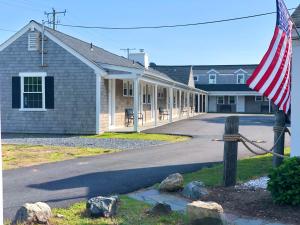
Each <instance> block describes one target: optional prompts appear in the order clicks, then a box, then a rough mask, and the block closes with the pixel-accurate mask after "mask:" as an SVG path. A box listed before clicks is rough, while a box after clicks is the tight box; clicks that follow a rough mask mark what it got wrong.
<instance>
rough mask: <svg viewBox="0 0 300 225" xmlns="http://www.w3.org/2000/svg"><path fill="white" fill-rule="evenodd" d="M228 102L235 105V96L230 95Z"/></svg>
mask: <svg viewBox="0 0 300 225" xmlns="http://www.w3.org/2000/svg"><path fill="white" fill-rule="evenodd" d="M228 103H229V104H230V105H234V104H235V97H234V96H229V97H228Z"/></svg>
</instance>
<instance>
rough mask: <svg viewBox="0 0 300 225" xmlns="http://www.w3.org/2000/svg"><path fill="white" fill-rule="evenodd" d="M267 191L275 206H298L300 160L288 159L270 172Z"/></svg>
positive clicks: (299, 199) (299, 197) (299, 201)
mask: <svg viewBox="0 0 300 225" xmlns="http://www.w3.org/2000/svg"><path fill="white" fill-rule="evenodd" d="M269 178H270V180H269V182H268V190H269V191H270V192H271V195H272V198H273V200H274V202H275V203H277V204H288V205H300V158H296V157H294V158H289V159H286V160H284V162H283V164H282V165H280V166H279V167H278V168H275V169H273V170H272V171H271V173H270V175H269Z"/></svg>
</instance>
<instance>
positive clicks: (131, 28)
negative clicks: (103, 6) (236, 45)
mask: <svg viewBox="0 0 300 225" xmlns="http://www.w3.org/2000/svg"><path fill="white" fill-rule="evenodd" d="M294 9H296V8H290V9H288V10H294ZM276 13H277V12H275V11H273V12H266V13H260V14H254V15H249V16H241V17H234V18H228V19H221V20H212V21H205V22H196V23H185V24H173V25H158V26H133V27H106V26H84V25H72V24H61V23H60V24H57V25H59V26H64V27H75V28H85V29H102V30H140V29H161V28H176V27H189V26H199V25H206V24H214V23H224V22H230V21H236V20H244V19H250V18H255V17H261V16H267V15H272V14H276Z"/></svg>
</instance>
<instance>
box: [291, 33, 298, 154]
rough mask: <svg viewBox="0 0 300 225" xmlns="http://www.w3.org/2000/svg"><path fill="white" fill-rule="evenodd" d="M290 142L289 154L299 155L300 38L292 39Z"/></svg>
mask: <svg viewBox="0 0 300 225" xmlns="http://www.w3.org/2000/svg"><path fill="white" fill-rule="evenodd" d="M292 60H293V61H292V115H291V125H292V144H291V147H292V149H291V156H292V157H293V156H298V157H300V140H299V139H298V137H300V117H299V115H300V104H299V103H300V91H299V88H300V39H299V37H297V39H294V40H293V58H292Z"/></svg>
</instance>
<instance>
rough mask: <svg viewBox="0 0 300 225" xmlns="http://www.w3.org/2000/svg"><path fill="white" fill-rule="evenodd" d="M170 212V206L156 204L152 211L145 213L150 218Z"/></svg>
mask: <svg viewBox="0 0 300 225" xmlns="http://www.w3.org/2000/svg"><path fill="white" fill-rule="evenodd" d="M171 212H172V209H171V206H170V205H169V204H167V203H156V205H155V206H153V208H152V209H150V210H149V211H147V213H148V214H150V215H152V216H162V215H168V214H170V213H171Z"/></svg>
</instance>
